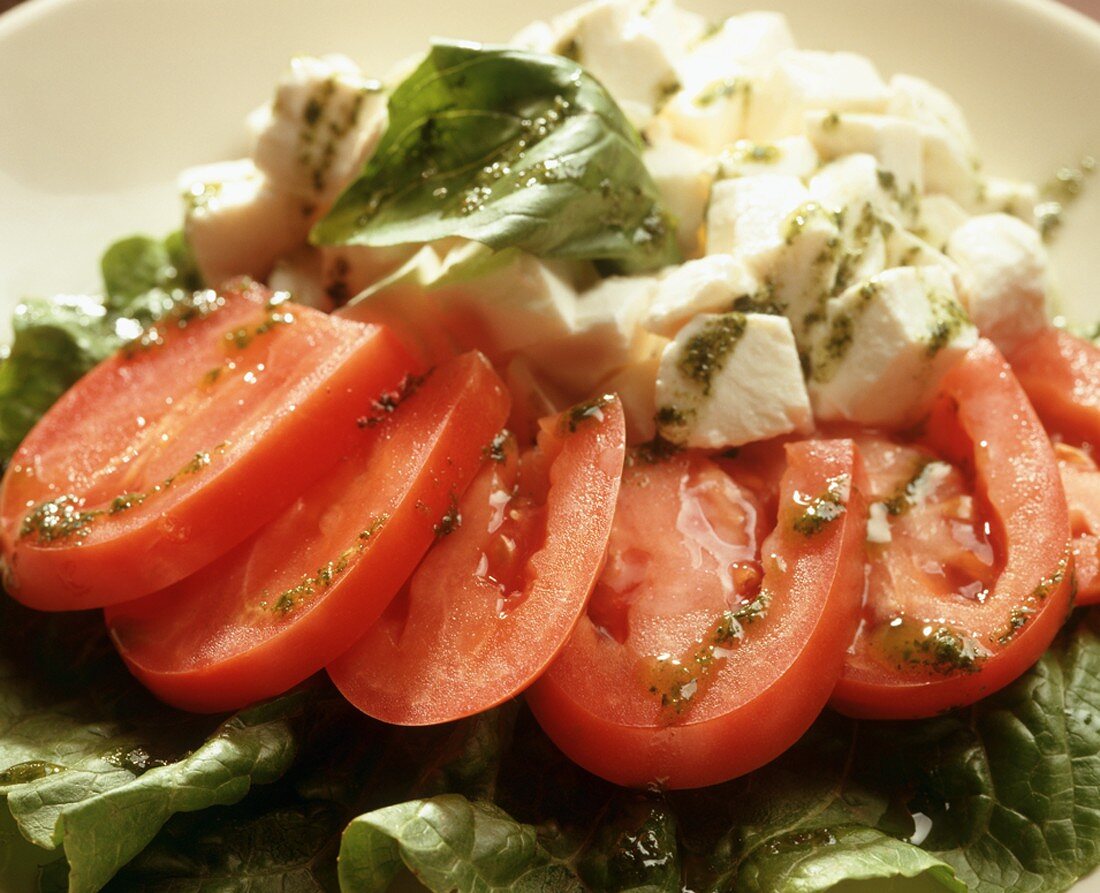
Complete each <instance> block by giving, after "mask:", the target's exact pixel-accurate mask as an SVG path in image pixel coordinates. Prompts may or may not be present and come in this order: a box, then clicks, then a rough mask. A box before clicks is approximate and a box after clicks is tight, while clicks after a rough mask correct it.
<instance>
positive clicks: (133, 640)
mask: <svg viewBox="0 0 1100 893" xmlns="http://www.w3.org/2000/svg"><path fill="white" fill-rule="evenodd" d="M394 402H396V401H395V400H394V401H388V402H386V403H385V404H384V406H385V408H386V409H392V408H393V404H394ZM507 415H508V398H507V396H506V392H505V390H504V386H503V383H502V382H501V381H500V379H499V378H498V377H497V375H496V373H494V372H493V370H492V369H491V368H490V367H489V365H488V363H487V362H486V361H485V360H484V358H483V357H481V356H480V355H479V354H467V355H464V356H462V357H459V358H457V359H455V360H452V361H450V362H449V363H447V364H445V365H444V366H442V367H440V368H439V369H437V370H436V371H435V372H434V373H432V374H431V375H430V376H429V377H428V379H427V380H426V381H425V382H423V384H422V385H421V386H420V387H419V389H417V390H416V391H415V392H414V393H412V394H411V396H408V398H407V400H405V401H404V402H403V403H402V404H401V405H400V406H399V407H397V409H396V411H394V412H393V413H392V415H387V414H386V413H381V414H379V415H376V416H374V417H373V418H372V419H371V421H374V420H378V422H379V423H378V424H375V425H367V426H365V427H364V428H363V429H362V430H360V432H359V443H358V444H356V446H355V447H354V448H353V449H352V450H350V451H349V453H348V454H347V455H346V456H345V457H344V459H343V461H341V462H340V463H339V464H338V465H336V466H335V467H333V468H332V469H330V471H329V473H328V474H326V475H325V476H324V477H323V478H321V479H320V480H318V481H317V482H316V483H314V484H313V485H312V486H311V487H310V488H309V489H307V490H305V491H304V492H303V493H302V494H301V495H300V496H299V497H298V499H297V501H296V502H294V503H293V505H291V506H290V507H289V508H288V509H286V510H285V511H284V512H283V514H282V515H280V516H279V517H277V518H276V519H275V520H273V521H272V522H271V523H269V524H268V525H267V526H266V527H264V528H262V529H261V530H260V531H259V532H258V533H256V534H255V535H253V536H252V537H251V538H250V539H248V540H246V541H245V542H244V543H242V544H240V545H239V546H237V547H236V548H235V549H234V550H233V551H231V552H229V553H228V554H227V555H225V556H223V557H222V558H220V559H218V560H217V561H215V562H214V563H213V564H211V565H209V566H207V567H206V568H204V569H202V570H201V571H199V572H198V573H197V574H195V575H193V576H191V577H188V578H187V579H185V580H182V581H181V582H179V583H177V584H175V585H174V586H171V587H169V588H168V589H165V590H163V591H161V592H158V593H155V594H153V595H150V596H147V597H146V598H143V599H139V600H137V601H134V602H129V603H127V604H123V605H116V606H113V607H110V608H108V610H107V624H108V626H109V628H110V631H111V636H112V638H113V640H114V642H115V645H116V646H117V647H118V650H119V652H120V653H121V655H122V657H123V659H124V660H125V661H126V663H127V665H128V666H129V667H130V669H131V671H132V672H133V673H134V675H135V676H137V677H138V679H140V680H141V682H142V683H144V684H145V686H146V687H147V688H149V689H150V690H151V691H152V692H153V693H154V694H156V695H157V696H158V697H160V698H161V699H163V700H165V701H167V702H168V703H170V704H173V705H175V706H177V707H182V708H184V709H187V710H196V711H216V710H229V709H232V708H236V707H240V706H242V705H244V704H247V703H250V702H252V701H254V700H256V699H258V698H263V697H267V696H269V695H274V694H277V693H279V692H282V691H285V690H286V689H288V688H290V687H291V686H293V685H294V684H296V683H298V682H300V681H301V680H302V679H305V678H306V677H307V676H309V675H310V674H312V673H314V672H316V671H317V670H319V669H321V668H322V667H324V666H325V665H326V664H328V663H329V662H331V661H332V660H333V659H334V658H336V657H337V656H338V655H339V654H340V653H341V652H343V651H345V650H347V648H348V647H349V646H351V645H352V644H353V643H354V642H355V640H356V639H358V638H359V637H360V636H361V635H363V633H364V632H365V631H366V630H367V628H368V627H369V626H370V625H371V624H372V623H373V622H374V621H375V620H376V619H377V618H378V616H379V615H380V614H381V613H382V611H383V610H384V609H385V607H386V605H387V604H388V602H389V601H390V599H391V598H393V596H394V595H395V594H396V593H397V591H398V590H399V589H400V588H401V585H402V584H403V583H404V582H405V581H406V579H408V577H409V575H410V574H411V573H412V571H413V569H414V568H415V567H416V564H417V562H418V561H419V560H420V559H421V557H422V556H423V555H424V553H425V552H426V551H427V550H428V548H429V546H430V545H431V543H432V542H433V540H434V539H435V537H436V536H437V535H438V534H440V533H441V532H443V531H445V530H446V529H448V528H449V527H450V526H451V525H453V524H454V523H455V520H456V506H457V500H458V498H459V496H461V494H462V493H463V492H464V491H465V489H466V487H467V486H468V485H469V484H470V482H471V480H473V478H474V476H475V474H476V473H477V470H478V467H479V466H480V464H481V459H482V451H483V450H484V449H485V447H486V445H487V444H489V443H490V441H491V440H492V439H493V436H494V434H495V433H496V432H497V431H498V430H499V429H500V426H501V425H502V424H503V423H504V419H505V418H506V417H507Z"/></svg>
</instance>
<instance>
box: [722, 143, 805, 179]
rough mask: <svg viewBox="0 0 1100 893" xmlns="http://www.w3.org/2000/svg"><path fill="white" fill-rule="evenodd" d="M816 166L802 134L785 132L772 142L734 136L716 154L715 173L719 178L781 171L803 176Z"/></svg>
mask: <svg viewBox="0 0 1100 893" xmlns="http://www.w3.org/2000/svg"><path fill="white" fill-rule="evenodd" d="M820 166H821V158H820V157H819V156H818V154H817V149H815V148H814V145H813V143H811V142H810V141H809V140H808V139H806V137H804V136H788V137H784V138H783V139H780V140H776V141H775V142H774V143H754V142H753V141H752V140H738V141H737V142H735V143H734V144H733V145H732V146H728V147H727V148H726V149H725V150H724V151H723V152H722V154H721V155H719V156H718V176H719V177H721V178H723V179H728V178H730V177H750V176H754V175H756V174H781V175H783V176H787V177H798V178H799V179H800V180H807V179H809V178H810V177H811V176H812V175H813V173H814V171H816V170H817V169H818V168H819V167H820Z"/></svg>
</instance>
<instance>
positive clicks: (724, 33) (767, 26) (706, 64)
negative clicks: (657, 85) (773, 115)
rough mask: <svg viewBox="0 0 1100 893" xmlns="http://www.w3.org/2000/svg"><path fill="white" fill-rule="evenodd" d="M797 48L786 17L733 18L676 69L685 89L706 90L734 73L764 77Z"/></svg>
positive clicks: (751, 15)
mask: <svg viewBox="0 0 1100 893" xmlns="http://www.w3.org/2000/svg"><path fill="white" fill-rule="evenodd" d="M794 48H795V42H794V36H793V35H792V34H791V29H790V27H789V26H788V25H787V20H786V18H785V17H783V16H782V15H780V14H779V13H774V12H747V13H744V14H742V15H736V16H730V17H729V18H728V19H726V20H725V21H724V22H723V23H722V25H721V27H719V28H718V29H717V30H715V31H713V32H712V33H710V34H708V35H706V36H705V37H702V38H701V39H700V40H698V41H697V42H695V44H694V46H692V48H691V50H690V51H689V52H688V53H687V54H686V55H685V56H684V57H683V59H682V60H681V62H680V64H679V65H678V66H677V68H678V71H679V73H680V80H681V82H682V83H683V85H684V87H685V89H688V90H693V91H694V90H699V89H705V88H706V87H707V86H710V85H712V84H717V83H721V82H722V81H724V80H726V79H727V78H728V77H730V74H731V72H733V71H734V70H735V69H736V70H743V71H744V72H745V73H751V74H754V75H758V74H763V73H764V72H766V71H767V70H768V68H769V67H770V66H771V65H772V63H773V62H774V61H775V59H776V57H777V56H778V55H779V54H780V53H781V52H783V51H784V50H793V49H794Z"/></svg>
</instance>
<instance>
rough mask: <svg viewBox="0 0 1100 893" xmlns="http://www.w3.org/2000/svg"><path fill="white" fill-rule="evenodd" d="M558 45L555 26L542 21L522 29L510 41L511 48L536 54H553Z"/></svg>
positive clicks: (538, 20)
mask: <svg viewBox="0 0 1100 893" xmlns="http://www.w3.org/2000/svg"><path fill="white" fill-rule="evenodd" d="M557 43H558V33H557V32H556V31H555V30H554V26H553V25H551V24H550V23H549V22H544V21H542V20H541V19H536V20H535V21H533V22H531V23H530V24H529V25H525V26H524V27H522V28H520V29H519V31H517V32H516V33H515V34H513V35H512V39H511V40H509V41H508V44H509V46H514V47H518V48H519V49H521V50H531V52H534V53H552V52H554V47H555V46H556V45H557Z"/></svg>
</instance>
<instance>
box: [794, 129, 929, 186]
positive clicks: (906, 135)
mask: <svg viewBox="0 0 1100 893" xmlns="http://www.w3.org/2000/svg"><path fill="white" fill-rule="evenodd" d="M806 130H807V133H808V134H809V139H810V142H812V143H813V145H814V148H816V149H817V151H818V153H819V154H820V155H821V158H822V159H823V160H825V161H831V160H833V159H834V158H838V157H840V156H841V155H851V154H853V153H866V154H868V155H872V156H874V158H875V160H876V161H877V162H878V169H879V170H880V171H884V172H886V173H888V174H889V175H890V177H892V182H893V185H892V187H891V188H892V189H893V190H895V191H897V192H898V193H899V194H906V193H912V195H913V196H917V195H920V193H921V192H923V191H924V162H923V152H924V144H923V142H922V140H921V132H920V130H919V129H918V127H917V125H916V124H914V123H912V122H911V121H906V120H905V119H904V118H896V117H892V116H890V115H865V114H859V113H847V114H843V115H842V114H839V113H837V112H822V111H814V112H808V113H807V114H806Z"/></svg>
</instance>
